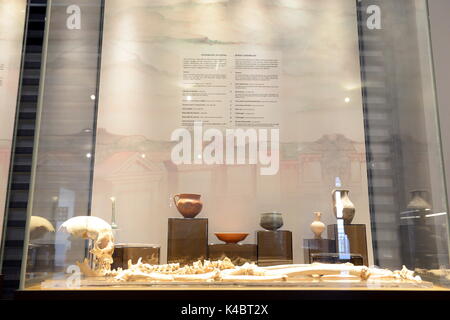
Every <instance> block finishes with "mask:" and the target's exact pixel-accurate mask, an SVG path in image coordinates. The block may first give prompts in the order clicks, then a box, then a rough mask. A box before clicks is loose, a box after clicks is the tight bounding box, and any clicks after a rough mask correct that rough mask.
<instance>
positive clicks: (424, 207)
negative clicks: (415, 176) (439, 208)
mask: <svg viewBox="0 0 450 320" xmlns="http://www.w3.org/2000/svg"><path fill="white" fill-rule="evenodd" d="M426 197H427V191H425V190H414V191H411V201H409V203H408V206H407V209H408V210H409V211H415V212H421V213H425V212H427V211H430V210H431V204H430V203H429V202H428V201H427V200H425V198H426Z"/></svg>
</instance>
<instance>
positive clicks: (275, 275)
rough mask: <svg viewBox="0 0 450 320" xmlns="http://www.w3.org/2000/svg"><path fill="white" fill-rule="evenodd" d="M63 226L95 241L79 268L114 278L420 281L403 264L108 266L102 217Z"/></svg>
mask: <svg viewBox="0 0 450 320" xmlns="http://www.w3.org/2000/svg"><path fill="white" fill-rule="evenodd" d="M61 229H62V230H65V231H66V232H68V233H70V234H72V235H74V236H77V237H81V238H84V239H91V240H93V241H94V246H93V249H92V250H91V251H90V252H91V253H92V254H93V255H94V257H95V262H96V263H95V267H94V269H92V268H90V266H89V264H88V262H87V260H86V259H85V260H84V262H83V263H79V264H78V265H79V267H80V269H81V272H82V273H84V274H85V275H87V276H106V277H108V278H111V279H113V280H114V281H117V282H125V281H150V282H178V281H179V282H189V281H195V282H214V281H221V282H280V281H367V282H382V281H386V282H402V281H412V282H421V281H422V280H421V278H420V277H419V276H414V271H410V270H408V269H407V268H406V267H405V266H403V269H402V270H398V271H390V270H387V269H379V268H368V267H366V266H354V265H353V264H350V263H346V264H323V263H313V264H288V265H278V266H270V267H259V266H257V265H256V264H254V263H245V264H243V265H242V266H235V265H234V264H233V263H232V262H231V260H230V259H228V258H224V259H223V260H218V261H209V260H204V261H197V262H194V263H193V264H192V265H186V266H181V265H180V264H179V263H172V264H164V265H151V264H147V263H143V262H142V258H140V259H139V260H138V261H137V263H136V264H133V263H132V261H131V260H130V261H128V268H127V269H124V270H123V269H121V268H118V269H116V270H111V264H112V262H113V259H112V254H113V252H114V238H113V234H112V229H111V226H110V225H109V224H108V223H107V222H105V221H104V220H102V219H100V218H97V217H92V216H79V217H74V218H71V219H69V220H67V221H66V222H64V223H63V224H62V226H61Z"/></svg>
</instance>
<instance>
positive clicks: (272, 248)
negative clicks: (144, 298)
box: [21, 0, 450, 291]
mask: <svg viewBox="0 0 450 320" xmlns="http://www.w3.org/2000/svg"><path fill="white" fill-rule="evenodd" d="M428 28H429V27H428V12H427V2H426V1H425V0H399V1H381V0H377V1H375V0H373V1H371V0H361V1H357V0H321V1H311V0H128V1H123V0H51V1H49V2H48V9H47V20H46V29H45V43H44V52H43V62H42V73H41V82H40V92H39V100H38V106H39V108H38V114H37V118H38V120H37V123H38V126H37V131H36V137H35V148H34V154H33V165H32V172H33V175H32V180H31V183H30V188H31V191H30V194H29V203H28V218H27V233H26V238H25V244H26V246H25V248H24V260H25V261H26V263H23V264H22V272H21V289H22V290H25V291H28V290H30V291H39V290H74V289H84V290H110V289H117V288H119V289H127V290H128V289H129V290H132V289H140V290H160V289H162V288H165V289H167V288H170V289H173V290H187V289H191V288H195V289H200V290H201V289H204V288H208V289H210V290H214V289H217V290H221V289H229V290H238V289H242V288H244V289H245V288H253V289H258V288H264V289H265V290H267V289H274V290H275V289H276V290H283V289H288V290H293V289H299V290H300V289H301V290H308V289H315V290H317V289H324V290H326V289H330V288H340V289H348V290H353V289H367V290H391V289H395V290H404V291H409V290H429V291H434V290H446V288H450V261H449V247H448V245H449V238H448V236H449V235H448V214H447V212H448V210H447V197H446V186H445V182H444V169H443V163H442V156H441V145H440V144H441V142H440V130H439V125H438V113H437V108H436V105H437V103H436V98H435V92H434V78H433V68H432V54H431V44H430V39H429V30H428Z"/></svg>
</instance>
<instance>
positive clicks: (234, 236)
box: [214, 232, 248, 243]
mask: <svg viewBox="0 0 450 320" xmlns="http://www.w3.org/2000/svg"><path fill="white" fill-rule="evenodd" d="M214 234H215V235H216V237H217V239H219V240H220V241H223V242H225V243H238V242H240V241H243V240H245V238H247V236H248V233H242V232H216V233H214Z"/></svg>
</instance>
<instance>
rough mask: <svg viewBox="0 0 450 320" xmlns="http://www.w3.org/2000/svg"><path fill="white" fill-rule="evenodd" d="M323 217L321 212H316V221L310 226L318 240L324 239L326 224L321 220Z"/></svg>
mask: <svg viewBox="0 0 450 320" xmlns="http://www.w3.org/2000/svg"><path fill="white" fill-rule="evenodd" d="M321 216H322V214H321V213H320V212H314V221H313V222H312V223H311V225H310V227H311V230H312V232H313V233H314V238H316V239H322V233H323V231H324V230H325V224H324V223H323V222H322V221H321V220H320V218H321Z"/></svg>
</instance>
